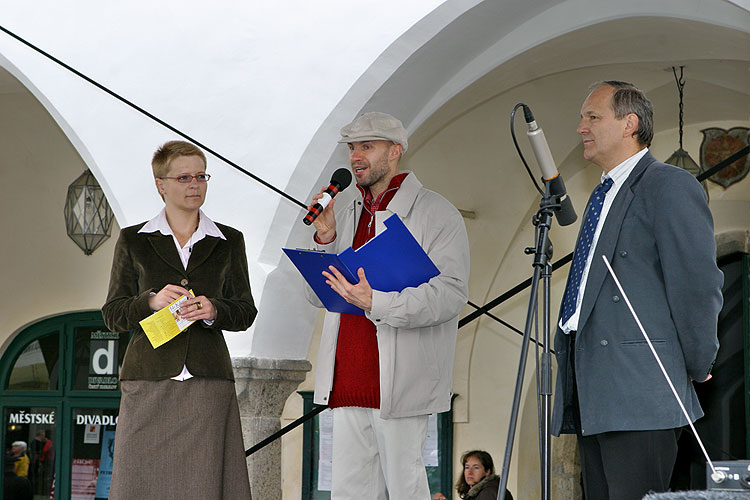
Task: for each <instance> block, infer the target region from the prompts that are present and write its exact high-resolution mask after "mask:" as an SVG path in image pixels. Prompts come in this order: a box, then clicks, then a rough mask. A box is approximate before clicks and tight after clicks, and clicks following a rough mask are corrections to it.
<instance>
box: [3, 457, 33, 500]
mask: <svg viewBox="0 0 750 500" xmlns="http://www.w3.org/2000/svg"><path fill="white" fill-rule="evenodd" d="M16 463H18V460H17V459H16V457H12V456H11V455H8V456H6V457H5V463H4V466H3V496H2V498H3V500H32V499H33V498H34V495H33V494H32V492H31V482H30V481H29V480H28V478H26V477H18V476H17V475H16V472H15V464H16Z"/></svg>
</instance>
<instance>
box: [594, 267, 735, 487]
mask: <svg viewBox="0 0 750 500" xmlns="http://www.w3.org/2000/svg"><path fill="white" fill-rule="evenodd" d="M602 259H603V260H604V264H605V265H606V266H607V269H608V270H609V274H611V275H612V278H613V279H614V280H615V285H617V288H618V290H620V293H621V294H622V298H623V299H625V303H626V304H627V305H628V309H630V313H631V314H632V315H633V319H635V322H636V323H637V324H638V328H640V329H641V333H642V334H643V338H645V339H646V343H648V347H649V348H650V349H651V352H652V353H653V355H654V358H656V362H657V363H658V364H659V368H661V372H662V373H663V374H664V378H665V379H667V383H668V384H669V388H670V389H672V394H674V397H675V399H676V400H677V402H678V403H679V404H680V408H681V409H682V413H684V414H685V418H686V419H687V421H688V424H690V428H691V429H692V430H693V434H694V435H695V439H696V440H697V441H698V444H699V445H700V447H701V450H702V451H703V456H705V457H706V461H707V462H708V465H710V466H711V470H712V471H713V474H711V477H712V478H713V477H717V478H718V477H720V476H722V475H723V474H719V473H718V472H717V471H716V469H715V468H714V464H713V462H712V461H711V459H710V458H708V453H707V452H706V448H705V447H704V446H703V441H701V438H700V437H699V436H698V431H696V430H695V427H694V426H693V422H692V421H691V420H690V415H688V412H687V410H686V409H685V405H683V404H682V400H680V396H678V395H677V390H676V389H675V388H674V385H673V384H672V380H671V379H670V378H669V375H668V374H667V370H666V369H665V368H664V365H663V364H662V363H661V359H660V358H659V355H658V354H657V353H656V349H654V345H653V344H652V343H651V339H650V338H649V337H648V334H646V330H645V329H644V328H643V325H642V324H641V320H640V319H638V315H637V314H636V313H635V309H633V306H632V304H631V303H630V300H629V299H628V296H627V295H626V294H625V290H623V289H622V285H620V280H618V279H617V276H616V275H615V272H614V270H613V269H612V266H610V265H609V261H608V260H607V257H606V256H605V255H602ZM717 482H719V481H717Z"/></svg>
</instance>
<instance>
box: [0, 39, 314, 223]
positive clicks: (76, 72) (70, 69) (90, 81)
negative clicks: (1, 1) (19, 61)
mask: <svg viewBox="0 0 750 500" xmlns="http://www.w3.org/2000/svg"><path fill="white" fill-rule="evenodd" d="M0 31H3V32H4V33H6V34H7V35H8V36H11V37H13V38H15V39H16V40H18V41H19V42H21V43H22V44H24V45H26V46H27V47H29V48H30V49H32V50H34V51H36V52H38V53H39V54H41V55H43V56H44V57H46V58H47V59H49V60H51V61H53V62H54V63H56V64H58V65H60V66H62V67H63V68H65V69H67V70H68V71H70V72H71V73H73V74H75V75H76V76H78V77H80V78H83V79H84V80H86V81H87V82H89V83H90V84H91V85H93V86H94V87H96V88H98V89H99V90H102V91H104V92H106V93H107V94H109V95H111V96H112V97H114V98H115V99H117V100H118V101H120V102H122V103H124V104H126V105H128V106H130V107H131V108H133V109H134V110H136V111H138V112H139V113H141V114H143V115H145V116H147V117H149V118H151V119H152V120H154V121H155V122H156V123H158V124H159V125H161V126H163V127H165V128H167V129H169V130H171V131H172V132H174V133H175V134H177V135H179V136H180V137H183V138H185V139H187V140H188V141H190V142H192V143H193V144H195V145H196V146H199V147H200V148H202V149H204V150H206V151H208V152H209V153H211V154H212V155H213V156H215V157H216V158H218V159H220V160H221V161H223V162H224V163H226V164H227V165H230V166H232V167H234V168H236V169H237V170H239V171H240V172H242V173H243V174H245V175H247V176H249V177H250V178H252V179H253V180H255V181H257V182H259V183H260V184H263V185H264V186H265V187H267V188H268V189H270V190H271V191H273V192H275V193H276V194H278V195H280V196H282V197H284V198H286V199H287V200H289V201H291V202H292V203H295V204H297V205H299V206H300V207H302V208H307V205H305V204H304V203H302V202H301V201H299V200H297V199H296V198H294V197H293V196H291V195H289V194H287V193H285V192H284V191H282V190H281V189H279V188H277V187H276V186H274V185H273V184H271V183H269V182H267V181H264V180H263V179H261V178H260V177H258V176H257V175H255V174H253V173H251V172H248V171H247V170H245V169H244V168H242V167H241V166H239V165H238V164H237V163H235V162H233V161H232V160H230V159H229V158H227V157H225V156H224V155H222V154H219V153H217V152H216V151H214V150H213V149H211V148H209V147H208V146H206V145H205V144H203V143H202V142H200V141H197V140H196V139H194V138H192V137H190V136H189V135H187V134H185V133H183V132H181V131H180V130H178V129H177V128H175V127H173V126H172V125H170V124H169V123H167V122H165V121H164V120H162V119H161V118H159V117H157V116H155V115H153V114H152V113H149V112H148V111H146V110H145V109H143V108H142V107H140V106H138V105H137V104H135V103H133V102H131V101H129V100H128V99H125V98H124V97H122V96H121V95H119V94H117V93H116V92H114V91H112V90H110V89H108V88H107V87H105V86H104V85H102V84H100V83H99V82H97V81H96V80H93V79H91V78H89V77H88V76H86V75H84V74H83V73H81V72H80V71H78V70H77V69H75V68H73V67H71V66H70V65H68V64H66V63H64V62H63V61H61V60H60V59H58V58H56V57H55V56H53V55H52V54H50V53H48V52H45V51H44V50H42V49H40V48H39V47H37V46H36V45H34V44H32V43H31V42H28V41H26V40H25V39H23V38H21V37H20V36H18V35H16V34H15V33H13V32H12V31H10V30H8V29H6V28H5V27H3V26H1V25H0Z"/></svg>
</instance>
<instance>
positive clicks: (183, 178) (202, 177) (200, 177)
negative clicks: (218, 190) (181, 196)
mask: <svg viewBox="0 0 750 500" xmlns="http://www.w3.org/2000/svg"><path fill="white" fill-rule="evenodd" d="M210 178H211V174H197V175H188V174H185V175H180V176H179V177H159V179H175V180H177V182H179V183H180V184H190V183H191V182H193V179H195V180H196V181H198V182H208V180H209V179H210Z"/></svg>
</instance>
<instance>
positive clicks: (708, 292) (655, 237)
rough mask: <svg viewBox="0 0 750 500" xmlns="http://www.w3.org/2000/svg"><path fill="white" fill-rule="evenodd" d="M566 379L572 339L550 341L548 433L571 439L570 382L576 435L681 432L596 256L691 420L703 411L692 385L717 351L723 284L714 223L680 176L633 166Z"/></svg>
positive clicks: (607, 229)
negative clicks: (553, 363)
mask: <svg viewBox="0 0 750 500" xmlns="http://www.w3.org/2000/svg"><path fill="white" fill-rule="evenodd" d="M594 252H595V253H594V257H593V260H592V262H591V268H590V270H589V275H588V281H587V283H586V289H585V290H584V294H583V301H582V303H581V315H580V319H579V323H578V332H577V335H576V342H575V349H576V351H575V365H576V370H575V372H576V373H575V374H573V373H572V371H571V370H570V358H569V354H570V349H571V346H570V336H569V335H566V334H564V333H563V332H562V331H561V330H560V329H559V328H558V331H557V334H556V336H555V351H556V352H555V354H556V356H557V362H558V374H557V385H556V390H555V402H554V412H553V416H552V424H551V428H552V432H553V433H554V434H555V435H559V434H560V433H574V432H575V429H574V427H573V414H572V407H571V403H572V398H573V393H572V388H573V387H572V382H573V379H572V377H573V376H575V377H576V383H577V386H578V398H579V408H580V412H581V427H582V432H583V434H584V435H591V434H598V433H602V432H609V431H622V430H655V429H670V428H676V427H681V426H683V425H687V421H686V419H685V417H684V415H683V413H682V411H681V410H680V407H679V404H678V403H677V401H676V400H675V398H674V396H673V395H672V392H671V390H670V388H669V385H668V383H667V381H666V380H665V379H664V376H663V375H662V373H661V370H660V368H659V366H658V364H657V362H656V360H655V358H654V356H653V354H652V353H651V350H650V349H649V347H648V344H647V343H646V341H645V339H644V338H643V335H642V333H641V332H640V330H639V328H638V326H637V324H636V322H635V320H634V319H633V317H632V315H631V313H630V311H629V310H628V307H627V304H626V303H625V301H624V300H623V299H622V297H620V295H621V294H620V292H619V291H618V289H617V287H616V285H615V283H614V280H613V279H612V277H611V276H610V275H609V273H608V272H607V269H606V266H605V264H604V262H603V261H602V258H601V256H602V255H606V256H607V259H608V260H609V261H610V263H611V264H612V268H613V269H614V271H615V273H616V275H617V277H618V279H619V280H620V283H621V284H622V286H623V289H624V290H625V292H626V293H627V295H628V298H629V299H630V301H631V303H632V305H633V308H634V309H635V311H636V313H637V314H638V317H639V318H640V320H641V323H642V324H643V327H644V328H645V330H646V333H647V334H648V335H649V338H650V339H651V341H652V343H653V345H654V347H655V349H656V351H657V353H658V354H659V356H660V357H661V360H662V363H663V364H664V366H665V368H666V370H667V373H668V374H669V376H670V378H671V380H672V383H673V384H674V386H675V388H676V390H677V393H678V394H679V396H680V399H681V400H682V402H683V404H684V405H685V408H686V410H687V412H688V414H689V415H690V419H691V421H694V420H696V419H698V418H700V417H701V416H703V412H702V410H701V408H700V405H699V403H698V398H697V396H696V394H695V390H694V389H693V385H692V382H691V380H690V379H691V378H692V379H695V380H699V381H702V380H704V379H705V378H706V377H707V375H708V373H709V372H710V370H711V367H712V366H713V362H714V359H715V357H716V352H717V350H718V347H719V343H718V339H717V319H718V314H719V311H720V309H721V305H722V294H721V286H722V283H723V275H722V273H721V271H719V269H718V267H717V266H716V245H715V242H714V233H713V219H712V217H711V212H710V211H709V209H708V204H707V203H706V199H705V195H704V193H703V190H702V189H701V186H700V184H699V183H698V182H697V181H696V180H695V178H694V177H693V176H692V175H690V174H689V173H688V172H686V171H684V170H681V169H679V168H677V167H673V166H671V165H666V164H664V163H660V162H657V161H656V160H655V159H654V157H653V156H652V155H651V154H650V153H646V155H645V156H644V157H643V158H642V159H641V160H640V161H639V162H638V164H637V165H636V166H635V168H634V169H633V171H632V172H631V173H630V176H629V177H628V178H627V180H626V181H625V184H624V185H623V186H622V187H621V188H620V190H619V191H618V193H617V197H616V198H615V200H614V202H613V204H612V207H611V208H610V211H609V214H608V215H607V219H606V220H605V223H604V226H603V228H602V231H601V234H600V237H599V240H598V242H597V245H596V248H595V250H594Z"/></svg>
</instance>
